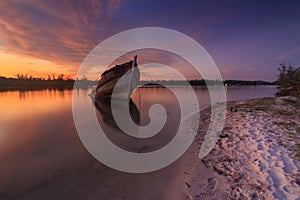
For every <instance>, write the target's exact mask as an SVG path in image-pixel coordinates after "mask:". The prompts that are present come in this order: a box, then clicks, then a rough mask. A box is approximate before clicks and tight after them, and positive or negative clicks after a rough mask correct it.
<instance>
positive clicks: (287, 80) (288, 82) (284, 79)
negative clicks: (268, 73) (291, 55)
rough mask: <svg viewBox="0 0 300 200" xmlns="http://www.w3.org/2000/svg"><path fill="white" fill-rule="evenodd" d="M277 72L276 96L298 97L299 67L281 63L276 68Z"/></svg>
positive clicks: (299, 92)
mask: <svg viewBox="0 0 300 200" xmlns="http://www.w3.org/2000/svg"><path fill="white" fill-rule="evenodd" d="M278 71H279V74H278V79H277V82H276V84H277V85H278V92H277V95H278V96H298V97H300V67H294V66H293V65H291V64H289V65H287V64H286V63H281V64H280V67H279V68H278Z"/></svg>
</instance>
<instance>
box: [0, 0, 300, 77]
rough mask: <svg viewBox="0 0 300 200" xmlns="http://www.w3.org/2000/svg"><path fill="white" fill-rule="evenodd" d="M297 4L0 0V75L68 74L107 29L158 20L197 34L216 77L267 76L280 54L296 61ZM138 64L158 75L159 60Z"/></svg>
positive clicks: (299, 55) (299, 43)
mask: <svg viewBox="0 0 300 200" xmlns="http://www.w3.org/2000/svg"><path fill="white" fill-rule="evenodd" d="M299 7H300V3H299V2H298V1H276V0H272V1H267V0H265V1H255V0H228V1H215V0H204V1H201V0H199V1H184V0H168V1H167V0H160V1H158V0H157V1H156V0H151V1H150V0H149V1H140V0H102V1H97V0H62V1H48V0H1V1H0V76H9V77H15V75H16V74H18V73H23V74H30V75H34V76H42V77H46V76H47V75H48V74H65V75H66V76H67V77H75V75H76V74H77V70H78V68H79V66H80V65H81V63H82V62H83V60H84V59H85V57H86V56H87V55H88V53H89V52H90V51H91V50H92V49H93V48H94V47H96V46H97V45H98V44H99V43H100V42H102V41H104V40H105V39H107V38H109V37H110V36H112V35H115V34H117V33H119V32H122V31H125V30H129V29H132V28H139V27H163V28H169V29H173V30H176V31H180V32H182V33H184V34H186V35H188V36H190V37H192V38H193V39H194V40H196V41H197V42H199V43H200V44H201V45H202V46H203V47H204V48H205V49H206V51H207V52H208V53H209V54H210V56H211V57H212V59H213V60H214V61H215V63H216V64H217V66H218V68H219V70H220V72H221V74H222V77H223V79H245V80H267V81H274V80H276V76H277V68H278V66H279V64H280V63H281V62H283V61H286V62H288V63H291V64H293V65H295V66H299V65H300V12H299ZM157 55H159V54H157ZM166 58H169V57H168V56H167V57H166ZM175 60H176V59H175ZM178 63H179V64H178V66H176V67H177V68H178V69H179V70H180V68H181V70H182V69H183V68H185V65H180V62H179V61H178ZM173 64H174V63H173ZM175 65H176V64H175ZM148 67H151V66H148ZM144 70H145V71H147V73H146V74H147V76H148V77H146V78H148V79H150V78H153V79H155V77H158V74H157V73H156V72H155V70H156V71H157V70H159V67H157V66H156V67H155V66H153V71H152V72H151V70H150V71H149V69H144ZM159 78H164V74H159ZM188 78H190V79H192V78H193V76H192V75H188Z"/></svg>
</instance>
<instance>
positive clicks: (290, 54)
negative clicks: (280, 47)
mask: <svg viewBox="0 0 300 200" xmlns="http://www.w3.org/2000/svg"><path fill="white" fill-rule="evenodd" d="M299 54H300V47H296V48H294V49H292V50H290V51H287V52H284V53H282V54H280V55H279V56H277V57H276V58H275V60H280V61H284V60H289V59H290V58H292V57H294V56H299Z"/></svg>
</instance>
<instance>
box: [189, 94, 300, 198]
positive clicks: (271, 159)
mask: <svg viewBox="0 0 300 200" xmlns="http://www.w3.org/2000/svg"><path fill="white" fill-rule="evenodd" d="M205 120H207V118H204V121H205ZM202 132H205V129H204V130H202ZM200 135H201V134H200ZM299 144H300V101H299V99H298V100H297V99H295V98H276V99H275V98H264V99H257V100H249V101H240V102H234V103H229V104H228V112H227V118H226V123H225V127H224V129H223V132H222V133H221V134H220V139H219V141H218V143H217V145H216V146H215V148H214V150H213V151H212V152H211V153H210V154H209V155H208V156H207V157H205V158H204V159H203V160H202V162H203V163H204V164H205V166H206V167H207V168H209V169H210V170H212V171H213V172H214V173H213V174H214V175H213V176H212V177H210V178H208V179H207V183H206V185H205V181H204V182H203V179H202V177H201V173H202V172H201V171H199V175H198V176H197V175H196V176H195V177H192V178H191V185H192V187H191V189H190V193H189V196H190V199H300V162H299V157H300V148H299ZM195 167H196V168H197V166H195Z"/></svg>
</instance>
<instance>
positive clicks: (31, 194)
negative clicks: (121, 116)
mask: <svg viewBox="0 0 300 200" xmlns="http://www.w3.org/2000/svg"><path fill="white" fill-rule="evenodd" d="M299 111H300V100H299V99H293V98H276V99H275V98H264V99H257V100H249V101H240V102H231V103H228V107H227V118H226V123H225V126H224V129H223V131H222V133H221V134H220V139H219V140H218V142H217V144H216V145H215V147H214V149H213V151H211V152H210V154H209V155H208V156H206V157H205V158H204V159H199V158H198V151H199V148H200V146H201V143H202V141H203V138H204V135H205V134H206V130H207V128H208V124H209V120H210V111H209V109H206V110H204V111H203V112H201V119H200V127H201V128H200V130H199V134H198V135H197V137H196V139H195V141H194V142H193V143H192V145H191V147H190V148H189V149H188V151H187V152H186V153H185V154H184V155H183V156H182V157H181V158H180V159H179V160H177V161H176V162H174V163H172V164H171V165H170V166H168V167H166V168H164V169H162V170H159V171H155V172H151V173H146V174H129V173H123V172H118V171H116V170H113V169H111V168H109V167H106V166H104V165H102V164H101V163H99V162H98V161H97V160H95V159H94V158H93V157H92V156H91V155H90V154H89V153H88V152H87V151H86V150H85V149H84V147H83V146H82V144H81V142H80V140H79V138H78V137H77V136H76V131H75V129H74V127H70V132H73V134H74V144H73V146H74V149H73V150H72V151H75V150H76V152H77V153H76V156H75V157H74V158H73V157H70V158H65V159H64V160H62V161H59V162H56V163H53V165H54V166H53V167H52V168H51V170H43V168H39V169H41V170H38V171H34V172H30V169H28V172H30V173H28V174H24V173H23V174H20V175H18V176H17V178H18V179H17V180H9V179H8V181H7V182H8V183H9V184H4V186H3V187H1V188H0V199H102V200H106V199H107V200H112V199H130V200H131V199H137V200H140V199H145V200H148V199H150V200H152V199H158V200H161V199H166V200H169V199H170V200H177V199H178V200H181V199H184V200H185V199H189V200H191V199H193V200H199V199H297V198H298V199H300V198H299V194H300V162H299V161H298V160H299V158H300V146H299V144H300V112H299ZM70 120H71V119H70ZM75 136H76V137H75ZM68 140H69V139H68ZM57 141H63V138H62V136H60V135H59V136H57ZM57 144H60V143H57ZM56 149H57V148H56ZM45 159H46V158H45ZM297 159H298V160H297ZM24 167H25V166H24ZM32 174H34V176H33V175H32Z"/></svg>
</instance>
